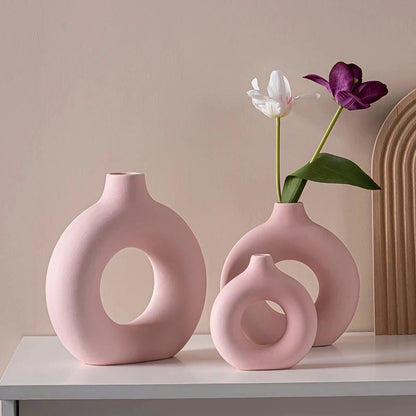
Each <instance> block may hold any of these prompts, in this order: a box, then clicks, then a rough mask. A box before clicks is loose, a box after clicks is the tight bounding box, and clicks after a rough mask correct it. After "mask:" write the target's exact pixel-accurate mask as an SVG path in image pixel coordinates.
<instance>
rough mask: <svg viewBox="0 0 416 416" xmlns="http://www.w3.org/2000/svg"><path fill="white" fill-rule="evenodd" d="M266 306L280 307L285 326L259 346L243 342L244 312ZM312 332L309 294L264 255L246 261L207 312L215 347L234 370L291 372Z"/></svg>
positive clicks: (314, 321)
mask: <svg viewBox="0 0 416 416" xmlns="http://www.w3.org/2000/svg"><path fill="white" fill-rule="evenodd" d="M266 300H270V301H273V302H275V303H277V304H279V305H280V306H281V307H282V309H283V310H284V311H285V314H286V317H287V324H286V328H285V330H284V333H283V334H280V338H279V339H278V340H276V341H275V342H273V343H272V344H267V345H260V344H256V343H254V342H253V341H251V340H250V339H248V338H247V337H246V335H245V333H244V331H243V329H242V327H241V321H242V318H243V316H244V312H245V311H246V309H247V307H248V306H250V305H253V304H254V305H255V304H257V303H258V302H264V301H266ZM316 329H317V317H316V310H315V306H314V303H313V300H312V298H311V297H310V296H309V293H308V292H307V291H306V289H305V288H304V287H303V286H302V285H301V284H300V283H299V282H298V281H297V280H295V279H293V278H292V277H290V276H288V275H287V274H285V273H283V272H282V271H281V270H279V269H278V268H277V267H276V266H275V265H274V262H273V258H272V257H271V256H270V254H255V255H253V256H251V259H250V263H249V265H248V267H247V269H246V270H245V271H243V272H242V273H241V274H240V275H238V276H237V277H236V278H235V279H233V280H232V281H231V282H230V283H228V284H227V285H226V286H225V287H224V288H223V289H222V290H221V291H220V293H219V294H218V296H217V298H216V299H215V302H214V306H213V308H212V312H211V335H212V339H213V341H214V344H215V347H216V348H217V350H218V352H219V353H220V354H221V356H222V357H223V358H224V360H225V361H227V362H228V363H229V364H231V365H232V366H233V367H236V368H238V369H239V370H278V369H282V368H290V367H293V366H294V365H295V364H297V363H298V362H299V361H300V360H301V359H302V358H303V357H304V356H305V355H306V354H307V353H308V352H309V350H310V349H311V347H312V344H313V342H314V340H315V336H316ZM270 330H273V328H270Z"/></svg>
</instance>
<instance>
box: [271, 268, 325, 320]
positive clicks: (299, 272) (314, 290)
mask: <svg viewBox="0 0 416 416" xmlns="http://www.w3.org/2000/svg"><path fill="white" fill-rule="evenodd" d="M276 266H277V267H278V268H279V269H280V270H281V271H282V272H284V273H286V274H288V275H289V276H291V277H293V278H294V279H296V280H297V281H298V282H299V283H300V284H302V286H303V287H304V288H305V289H306V290H307V291H308V292H309V294H310V295H311V298H312V299H313V301H314V302H315V301H316V298H317V297H318V294H319V283H318V279H317V278H316V275H315V273H314V272H313V271H312V269H311V268H310V267H308V266H307V265H306V264H304V263H301V262H300V261H296V260H284V261H279V262H278V263H276ZM279 312H280V310H279Z"/></svg>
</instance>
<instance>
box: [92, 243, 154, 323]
mask: <svg viewBox="0 0 416 416" xmlns="http://www.w3.org/2000/svg"><path fill="white" fill-rule="evenodd" d="M153 284H154V279H153V269H152V265H151V263H150V261H149V259H148V257H147V256H146V254H145V253H144V252H143V251H141V250H139V249H137V248H132V247H129V248H125V249H123V250H121V251H119V252H118V253H116V254H115V255H114V256H113V257H112V258H111V260H110V261H109V262H108V264H107V266H106V267H105V269H104V272H103V276H102V279H101V286H100V292H101V301H102V303H103V307H104V310H105V312H106V313H107V315H108V316H109V317H110V318H111V319H112V320H113V321H114V322H117V323H118V324H126V323H128V322H131V321H132V320H134V319H136V318H137V317H138V316H139V315H140V314H141V313H142V312H143V311H144V310H145V309H146V307H147V305H148V304H149V302H150V299H151V297H152V293H153Z"/></svg>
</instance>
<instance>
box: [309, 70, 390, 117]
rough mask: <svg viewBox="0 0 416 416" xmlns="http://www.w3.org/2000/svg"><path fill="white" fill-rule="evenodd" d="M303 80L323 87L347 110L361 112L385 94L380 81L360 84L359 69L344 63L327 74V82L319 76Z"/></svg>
mask: <svg viewBox="0 0 416 416" xmlns="http://www.w3.org/2000/svg"><path fill="white" fill-rule="evenodd" d="M304 78H307V79H310V80H311V81H314V82H317V83H318V84H320V85H323V86H324V87H325V88H326V89H327V90H328V91H329V92H330V93H331V94H332V95H333V96H334V98H335V101H336V102H337V103H338V104H340V105H341V106H342V107H345V108H347V109H348V110H361V109H363V108H368V107H370V104H372V103H374V102H375V101H377V100H379V99H380V98H381V97H383V96H384V95H386V94H387V92H388V90H387V86H386V85H385V84H383V83H382V82H380V81H367V82H362V71H361V68H360V67H358V66H357V65H355V64H346V63H345V62H338V63H336V64H335V65H334V66H333V68H332V69H331V72H330V73H329V82H328V81H327V80H326V79H324V78H322V77H320V76H319V75H315V74H310V75H306V76H304Z"/></svg>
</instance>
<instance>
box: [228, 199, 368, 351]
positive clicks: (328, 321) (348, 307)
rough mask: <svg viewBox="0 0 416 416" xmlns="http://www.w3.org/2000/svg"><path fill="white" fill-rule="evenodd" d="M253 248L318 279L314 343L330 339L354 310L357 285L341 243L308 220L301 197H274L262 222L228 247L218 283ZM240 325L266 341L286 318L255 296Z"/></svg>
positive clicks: (236, 271)
mask: <svg viewBox="0 0 416 416" xmlns="http://www.w3.org/2000/svg"><path fill="white" fill-rule="evenodd" d="M254 253H270V254H271V255H272V257H273V260H274V262H275V263H278V262H279V261H282V260H297V261H299V262H301V263H304V264H306V265H307V266H309V267H310V268H311V269H312V271H313V272H314V273H315V275H316V277H317V279H318V283H319V295H318V298H317V299H316V302H315V307H316V311H317V314H318V330H317V334H316V339H315V342H314V345H315V346H321V345H330V344H332V343H333V342H335V341H336V340H337V339H338V338H339V337H340V336H341V335H342V333H343V332H344V331H345V330H346V328H347V327H348V325H349V324H350V322H351V320H352V318H353V316H354V313H355V310H356V308H357V303H358V296H359V290H360V281H359V275H358V270H357V266H356V264H355V262H354V259H353V258H352V256H351V254H350V253H349V251H348V249H347V248H346V247H345V245H344V244H343V243H342V242H341V241H340V240H339V239H338V238H337V237H336V236H335V235H334V234H332V233H331V232H330V231H328V230H327V229H325V228H324V227H321V226H320V225H318V224H316V223H314V222H313V221H312V220H311V219H310V218H309V217H308V216H307V214H306V212H305V209H304V207H303V204H302V203H295V204H284V203H279V204H275V205H274V209H273V212H272V215H271V216H270V218H269V219H268V220H267V221H266V222H265V223H264V224H261V225H259V226H258V227H256V228H254V229H253V230H251V231H249V232H248V233H247V234H246V235H245V236H243V237H242V238H241V239H240V240H239V241H238V242H237V244H236V245H235V246H234V248H233V249H232V250H231V252H230V254H229V255H228V257H227V259H226V261H225V264H224V267H223V270H222V275H221V287H224V286H225V285H227V284H228V282H230V281H231V280H232V279H233V278H234V277H235V276H237V275H239V274H240V273H241V272H242V271H243V270H244V269H245V268H246V267H247V265H248V263H249V260H250V257H251V255H252V254H254ZM242 325H243V328H244V331H245V332H246V334H247V336H248V337H250V338H251V339H252V340H253V341H255V342H257V343H259V344H270V343H274V342H276V340H277V339H279V337H281V336H282V334H283V333H284V330H285V327H286V318H285V316H284V315H283V314H280V313H278V312H276V311H274V310H273V309H272V308H270V307H269V306H268V305H267V304H266V303H265V302H258V303H257V304H254V305H251V306H250V307H248V308H247V310H246V312H245V313H244V316H243V319H242Z"/></svg>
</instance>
